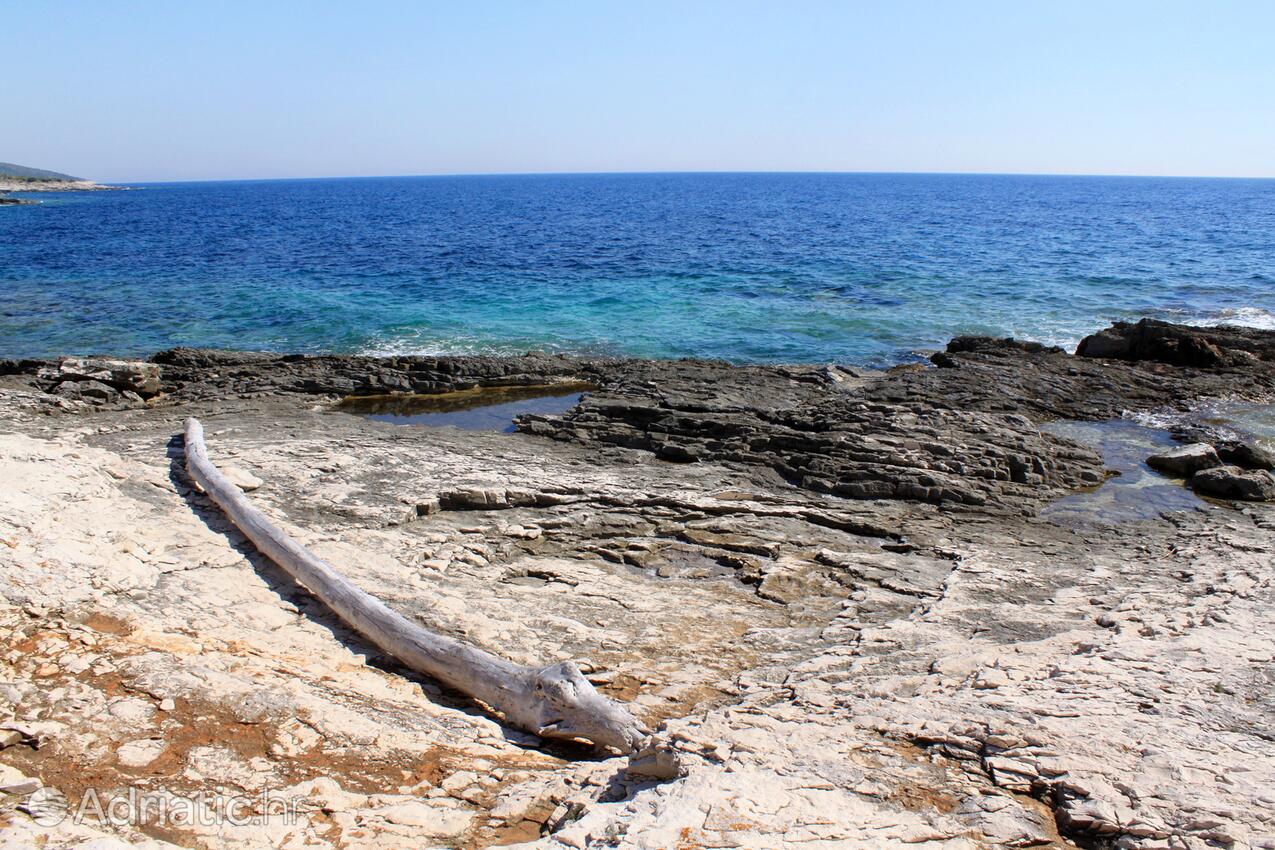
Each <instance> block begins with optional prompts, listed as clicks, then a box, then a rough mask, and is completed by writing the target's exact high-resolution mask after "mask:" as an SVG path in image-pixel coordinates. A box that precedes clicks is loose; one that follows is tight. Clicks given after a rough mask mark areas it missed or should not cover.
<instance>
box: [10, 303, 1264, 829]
mask: <svg viewBox="0 0 1275 850" xmlns="http://www.w3.org/2000/svg"><path fill="white" fill-rule="evenodd" d="M1136 328H1138V326H1136V325H1130V326H1118V327H1117V328H1115V329H1113V330H1111V331H1109V332H1107V336H1108V337H1110V339H1107V340H1105V341H1104V343H1103V345H1106V346H1107V347H1106V348H1102V347H1101V346H1098V347H1095V346H1094V345H1090V346H1087V352H1086V353H1087V354H1093V353H1095V352H1097V351H1100V350H1101V351H1105V352H1107V353H1108V354H1112V352H1114V353H1115V354H1118V355H1119V357H1121V358H1126V359H1095V358H1092V357H1085V358H1076V357H1071V356H1069V355H1067V354H1065V353H1063V352H1060V351H1057V350H1051V349H1046V348H1043V347H1041V346H1032V345H1028V344H1023V343H1016V342H1007V341H1003V340H1001V341H997V340H979V339H972V340H971V339H967V340H956V341H954V342H953V344H952V345H951V346H950V347H949V350H948V351H947V352H944V353H942V354H941V355H939V356H936V358H935V359H936V361H937V365H938V368H925V369H912V370H898V371H894V372H892V373H889V374H883V375H877V374H864V373H860V372H857V371H855V370H853V369H849V368H841V367H835V366H819V367H813V366H801V367H747V368H734V367H730V366H728V365H726V364H720V363H702V362H691V361H685V362H675V363H667V362H644V361H602V360H592V361H582V360H572V359H569V358H558V357H546V356H542V355H532V356H528V357H525V358H513V359H497V358H475V359H465V358H393V359H386V360H373V359H369V358H292V357H279V356H276V355H252V354H232V353H225V352H199V351H176V352H166V353H164V354H162V355H158V356H157V357H156V358H155V362H154V363H153V364H151V365H153V366H155V367H157V368H158V373H159V374H158V380H159V390H158V392H157V393H156V394H154V395H152V396H150V397H149V399H142V400H133V399H128V398H125V397H124V396H123V392H124V390H121V389H118V388H116V391H117V392H119V393H120V398H108V399H97V398H95V397H92V396H88V397H81V398H73V397H70V396H69V395H68V394H67V393H65V392H59V391H58V388H59V387H60V386H62V385H63V384H66V383H67V382H75V383H82V382H87V381H101V377H102V376H101V375H100V374H99V375H98V377H94V376H93V375H92V374H90V373H89V371H88V370H87V369H86V368H81V367H78V366H74V365H72V366H69V367H68V366H67V364H66V363H65V362H61V363H44V362H41V363H35V362H28V363H21V364H14V363H10V364H8V365H7V366H5V367H4V368H0V373H4V375H3V377H0V481H2V482H3V487H0V577H2V579H3V585H2V587H3V592H2V595H3V599H2V601H0V641H2V642H3V646H4V651H3V652H2V653H0V715H3V716H0V746H2V747H3V749H0V843H4V844H5V845H6V846H26V845H30V846H41V847H54V848H56V847H73V846H74V847H82V848H84V850H88V848H90V847H91V848H105V847H112V846H118V845H112V844H110V843H109V842H110V841H118V842H127V843H128V844H132V845H135V846H145V847H154V848H158V847H167V846H172V845H176V846H185V847H213V848H257V847H261V846H263V845H268V846H284V847H344V848H359V847H367V848H382V847H405V848H407V847H411V848H419V847H426V846H461V847H483V846H491V845H494V844H511V843H518V842H531V843H534V844H536V846H540V847H545V848H549V847H603V846H605V847H649V848H667V847H681V848H692V847H727V846H741V847H787V846H809V847H861V848H880V847H893V846H899V847H901V846H916V845H920V846H928V847H943V848H990V847H1025V846H1053V847H1068V846H1082V847H1122V848H1123V847H1129V848H1145V850H1152V848H1204V847H1231V848H1258V847H1262V848H1275V796H1272V794H1273V792H1272V790H1271V789H1275V741H1273V740H1272V737H1271V735H1270V730H1271V729H1272V728H1275V701H1272V698H1271V694H1272V693H1275V690H1273V689H1272V685H1273V684H1275V679H1273V678H1272V677H1273V675H1275V674H1273V672H1272V671H1275V633H1273V632H1272V631H1271V630H1270V629H1269V627H1268V624H1269V622H1270V620H1271V615H1272V612H1273V611H1275V570H1273V568H1272V561H1273V560H1275V558H1273V554H1275V507H1272V506H1271V505H1266V504H1259V503H1254V504H1246V505H1239V504H1237V503H1228V504H1215V505H1213V506H1212V507H1209V508H1208V509H1207V510H1206V509H1201V510H1197V511H1191V512H1179V513H1174V514H1169V515H1166V516H1164V517H1161V518H1158V519H1153V520H1147V521H1141V522H1136V523H1127V524H1126V525H1125V526H1123V527H1119V526H1112V525H1109V524H1102V523H1095V524H1093V525H1092V526H1089V525H1084V524H1079V525H1078V524H1070V525H1066V526H1063V525H1058V524H1055V523H1051V522H1047V521H1044V520H1041V519H1040V518H1039V517H1038V516H1037V512H1038V510H1039V509H1040V508H1041V507H1042V506H1043V505H1045V504H1047V503H1048V501H1049V500H1051V499H1053V498H1056V497H1057V496H1059V495H1061V494H1063V493H1067V492H1071V491H1074V490H1075V488H1078V487H1081V488H1083V487H1092V486H1094V485H1097V484H1098V483H1100V482H1101V481H1102V480H1103V479H1104V470H1103V465H1102V462H1101V459H1100V458H1099V457H1098V456H1097V455H1096V454H1095V453H1094V452H1093V450H1091V449H1089V448H1087V447H1085V446H1082V445H1080V444H1078V443H1075V442H1073V441H1070V440H1067V439H1063V438H1060V437H1055V436H1051V435H1049V434H1046V433H1042V432H1041V431H1040V429H1039V427H1038V426H1039V424H1040V423H1041V422H1043V421H1045V420H1047V419H1049V418H1052V417H1054V416H1060V415H1065V416H1069V417H1075V418H1103V417H1107V416H1110V415H1112V413H1113V411H1114V412H1116V413H1118V412H1120V411H1121V410H1137V409H1151V408H1156V407H1159V406H1160V405H1162V404H1165V403H1166V402H1167V403H1169V404H1176V405H1187V404H1190V403H1191V402H1192V401H1193V400H1198V399H1200V398H1203V397H1209V396H1222V395H1226V394H1227V393H1228V392H1230V393H1231V395H1232V396H1238V397H1242V398H1246V399H1250V400H1257V401H1262V400H1267V401H1269V400H1270V398H1269V391H1270V389H1271V388H1272V387H1275V377H1273V376H1272V363H1271V361H1270V359H1269V358H1267V357H1265V355H1264V354H1263V352H1267V351H1269V350H1271V348H1270V346H1271V341H1270V335H1266V336H1262V335H1260V334H1249V333H1247V332H1235V333H1238V335H1239V337H1240V338H1242V340H1243V345H1239V344H1236V345H1231V344H1230V343H1229V342H1228V340H1230V339H1231V336H1230V335H1231V334H1232V332H1231V331H1226V330H1215V329H1208V330H1205V331H1180V330H1179V331H1174V332H1173V333H1172V334H1168V332H1167V331H1166V332H1164V333H1165V334H1167V335H1168V336H1169V337H1172V338H1173V339H1178V340H1182V339H1187V338H1193V339H1196V340H1197V342H1192V343H1183V342H1181V341H1179V342H1178V343H1176V344H1175V345H1176V347H1175V348H1174V351H1175V352H1179V353H1180V352H1184V351H1188V350H1189V351H1196V350H1197V349H1198V350H1205V351H1207V350H1209V348H1208V347H1209V346H1211V347H1212V348H1215V349H1217V351H1218V352H1219V354H1220V355H1221V359H1220V360H1217V361H1216V362H1213V363H1212V365H1209V366H1207V367H1202V366H1199V365H1189V366H1181V365H1176V364H1177V363H1178V362H1180V361H1182V360H1183V359H1184V357H1185V355H1181V356H1179V354H1174V355H1173V356H1170V355H1169V354H1165V349H1164V348H1163V346H1160V347H1156V346H1150V347H1148V346H1147V345H1146V344H1144V343H1138V344H1136V345H1135V344H1133V343H1130V344H1129V345H1128V346H1125V347H1124V348H1120V347H1119V345H1118V344H1117V343H1118V342H1119V340H1121V339H1125V338H1126V336H1130V335H1135V336H1136V335H1137V334H1143V333H1149V332H1146V331H1138V330H1136ZM1137 338H1138V339H1141V338H1142V337H1140V336H1139V337H1137ZM1113 340H1114V341H1113ZM1140 346H1141V347H1140ZM1237 351H1238V352H1241V353H1236V352H1237ZM1148 352H1149V353H1150V354H1152V355H1154V356H1153V357H1147V358H1145V359H1138V358H1140V357H1143V355H1144V354H1148ZM1192 357H1193V358H1194V355H1192ZM1128 358H1132V359H1128ZM1175 358H1176V359H1175ZM1190 362H1191V363H1192V364H1196V363H1197V362H1198V358H1195V359H1191V361H1190ZM112 368H113V369H116V370H117V371H119V369H120V368H123V367H112ZM77 370H78V371H77ZM112 374H115V373H112ZM127 374H130V373H129V371H128V369H126V368H125V369H124V370H123V371H119V375H127ZM133 374H137V375H141V376H149V375H153V372H152V370H150V369H148V368H142V367H141V366H139V367H136V370H135V372H133ZM54 375H56V376H63V375H66V376H67V377H59V378H58V380H54V379H53V376H54ZM107 377H111V375H107ZM114 380H116V381H117V382H118V381H121V380H124V379H123V378H122V377H119V376H116V377H115V378H114ZM101 382H102V383H103V384H104V385H106V386H112V387H113V388H115V387H114V385H112V384H107V383H106V382H105V381H101ZM557 382H563V383H565V382H576V383H579V382H584V383H588V384H590V385H592V386H595V387H597V389H596V390H594V391H592V392H590V393H589V394H588V395H587V396H586V398H585V400H584V401H583V403H582V404H580V405H579V406H578V407H577V408H575V409H574V410H572V411H571V412H569V413H568V414H566V415H564V416H562V417H556V418H555V417H526V418H524V419H523V420H521V421H520V423H519V427H520V433H516V434H509V435H506V434H499V433H494V432H461V431H456V430H454V429H429V428H410V427H398V426H394V425H389V424H383V423H376V422H370V421H367V420H365V419H362V418H359V417H356V416H352V415H349V414H344V413H340V412H335V408H334V402H335V401H336V400H337V398H338V397H339V396H340V395H344V394H347V393H362V394H372V393H376V392H385V391H389V390H395V389H399V390H409V389H410V390H412V391H416V392H422V391H428V392H441V391H455V390H463V391H469V392H475V391H476V390H475V388H481V387H482V386H507V385H531V384H544V383H557ZM1228 387H1233V388H1234V389H1233V391H1229V390H1228V389H1227V388H1228ZM129 392H136V394H137V395H138V396H139V398H140V397H141V395H142V393H141V392H139V391H137V390H136V389H134V390H129ZM1263 393H1266V395H1263ZM187 415H197V416H199V417H200V418H201V420H202V421H203V422H204V424H205V427H206V431H207V439H208V447H209V451H210V454H211V455H212V457H213V459H214V461H216V462H217V463H218V464H220V465H221V466H223V468H233V469H234V470H235V473H234V474H235V475H236V476H237V480H239V481H241V482H243V483H244V484H246V485H248V486H250V487H252V488H253V489H252V492H251V498H252V499H253V500H254V502H255V503H256V504H258V505H259V506H260V507H261V508H262V509H263V510H264V511H265V512H266V513H267V514H268V515H269V516H270V517H271V518H272V519H273V520H274V521H276V522H277V523H278V524H280V525H281V526H283V527H284V528H285V529H287V530H288V531H289V532H290V533H292V534H294V536H296V537H297V538H298V539H299V540H300V541H302V542H303V543H304V544H305V545H307V546H309V547H311V548H312V549H313V550H314V551H315V552H317V553H318V554H319V555H320V556H322V557H324V558H325V559H327V560H328V561H329V562H330V563H332V564H334V565H336V566H337V567H338V568H339V569H341V570H342V571H343V572H344V573H345V574H346V575H348V576H349V577H350V578H351V579H353V580H354V581H355V582H356V583H358V584H359V585H360V586H362V587H363V588H365V589H366V590H368V591H370V592H372V593H373V594H375V595H377V596H378V597H380V598H381V599H383V600H384V601H386V602H387V603H388V604H390V605H392V606H394V607H395V608H396V609H398V610H400V611H402V612H403V613H405V614H407V615H408V616H413V617H416V618H418V619H419V620H420V621H421V622H422V623H423V624H426V625H428V626H429V627H430V628H432V629H435V630H439V631H443V632H446V633H448V634H451V635H454V636H456V637H461V638H464V639H466V640H469V641H471V642H473V643H476V644H478V645H480V646H482V647H484V648H486V649H489V650H492V651H495V652H499V653H501V654H503V655H506V656H507V657H509V658H511V659H513V660H515V661H519V662H526V663H531V662H538V663H548V662H550V661H553V660H555V659H566V658H571V659H575V660H576V661H577V662H578V663H580V665H581V667H582V669H584V670H585V671H586V674H587V675H588V676H589V678H590V679H591V680H593V681H594V682H595V684H597V685H598V686H599V688H600V689H602V690H603V691H604V692H606V693H608V694H609V695H611V696H613V697H616V698H620V699H624V700H628V701H630V702H631V703H632V704H633V707H634V709H635V712H636V713H637V714H638V715H639V716H640V717H641V719H643V720H644V721H645V722H647V723H648V724H650V725H652V726H654V727H659V728H660V730H661V731H660V737H661V741H662V742H663V745H664V746H665V747H666V749H667V751H668V752H675V753H676V754H677V757H678V758H677V761H678V764H679V766H680V768H681V772H683V773H684V775H682V776H676V778H672V779H668V780H664V781H657V780H652V779H651V778H650V777H649V776H648V775H640V774H639V772H638V771H637V770H635V771H634V772H633V773H631V774H630V773H628V772H626V767H627V761H626V760H625V759H621V758H601V757H598V756H595V755H593V754H591V753H589V752H588V751H587V750H584V749H581V748H574V747H571V746H564V745H547V744H545V743H544V742H540V741H537V740H535V739H532V738H530V737H529V736H526V735H525V734H522V733H519V732H517V731H515V730H512V729H510V728H508V727H505V726H503V725H502V724H501V723H500V722H499V718H496V717H493V716H491V715H490V714H489V713H487V712H486V711H484V709H483V707H482V706H478V705H474V704H473V703H471V702H468V701H466V700H465V699H463V698H462V697H460V696H459V695H456V694H452V693H447V692H443V691H441V690H440V689H439V688H437V687H436V686H435V685H434V683H432V682H430V681H428V680H425V679H422V678H419V677H415V676H413V675H411V674H409V673H407V672H406V671H404V670H403V669H402V668H400V667H398V666H397V665H396V664H395V663H394V662H393V660H392V659H388V658H384V657H382V656H380V655H379V654H378V653H377V652H376V651H375V650H374V649H373V648H372V647H369V646H368V645H366V644H365V643H364V642H363V641H361V640H360V639H359V638H358V637H357V636H356V635H353V634H351V633H350V632H349V631H348V630H347V629H346V628H345V627H344V626H343V625H341V624H340V623H339V622H337V621H336V620H335V619H333V618H332V617H331V615H330V614H329V613H328V612H327V611H326V610H325V609H323V607H322V606H321V605H319V604H318V603H317V602H316V601H315V600H313V599H312V598H311V597H309V595H308V594H307V593H305V591H304V590H302V589H301V588H299V587H298V586H297V585H296V584H295V583H293V582H292V581H291V580H290V579H289V578H288V577H287V576H285V575H284V574H282V573H281V572H280V571H279V570H277V569H276V568H275V567H273V566H272V565H271V564H270V563H269V562H267V561H265V560H263V559H262V558H261V557H260V556H258V555H257V554H256V553H255V552H254V551H253V550H252V548H251V547H250V546H248V545H247V544H246V542H245V541H244V540H243V538H242V536H241V535H239V534H238V532H237V531H235V530H234V529H233V528H232V527H230V526H229V525H228V524H227V523H226V521H225V520H224V518H223V517H222V516H221V515H220V513H219V512H218V511H217V510H216V508H215V507H214V506H212V505H211V504H210V503H209V502H208V501H207V500H206V499H205V498H204V497H203V496H202V494H201V493H199V492H198V490H197V489H195V488H193V487H192V486H191V485H190V483H189V482H188V481H187V480H186V477H185V474H184V472H183V469H182V447H181V443H180V439H175V435H179V434H180V432H181V421H182V419H183V417H185V416H187ZM653 758H654V757H653ZM671 773H672V774H674V775H675V774H676V773H677V771H671ZM129 789H135V793H143V794H148V795H151V797H150V798H151V799H158V798H164V799H168V800H180V799H186V798H190V797H193V796H194V795H197V794H199V793H200V792H201V791H210V792H211V794H212V796H213V798H214V799H217V800H223V801H224V800H229V799H236V798H239V797H242V798H244V799H245V800H249V801H250V802H248V803H245V808H244V809H243V810H242V811H241V812H240V814H247V815H248V816H249V817H248V818H247V822H246V823H243V824H238V825H237V824H235V823H230V822H228V821H227V820H226V819H224V818H223V819H222V820H221V822H219V823H216V824H211V825H209V824H200V823H194V824H176V825H175V824H173V823H171V822H158V821H157V820H156V819H155V818H154V817H152V818H150V819H149V820H148V819H146V818H145V817H141V818H133V819H124V820H123V821H122V822H119V823H115V824H112V823H109V822H102V821H100V820H95V819H94V818H92V817H90V818H88V819H87V820H83V821H81V822H77V821H76V820H75V819H73V818H64V819H60V821H59V818H58V816H57V813H58V812H59V811H65V810H66V807H67V806H69V807H70V810H71V811H72V812H74V811H76V810H77V808H79V807H81V806H83V801H84V800H85V799H86V798H91V797H93V796H94V795H98V796H99V797H100V799H101V801H102V804H103V805H105V804H106V802H107V801H109V800H110V799H120V798H126V796H127V794H128V791H129ZM263 789H264V790H265V791H267V792H268V796H267V797H265V798H263V797H262V796H261V794H262V792H263ZM63 798H65V803H63V802H61V800H62V799H63ZM275 798H278V799H279V800H281V801H286V804H287V805H290V806H292V808H287V805H285V804H284V803H280V804H279V806H283V809H282V810H281V809H280V807H279V806H274V805H272V804H271V803H270V800H272V799H275ZM59 807H61V809H59ZM90 814H91V812H90ZM54 821H59V822H57V823H54ZM94 842H97V843H94ZM103 842H107V843H103Z"/></svg>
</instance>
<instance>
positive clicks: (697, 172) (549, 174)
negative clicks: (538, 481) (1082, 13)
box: [93, 169, 1275, 185]
mask: <svg viewBox="0 0 1275 850" xmlns="http://www.w3.org/2000/svg"><path fill="white" fill-rule="evenodd" d="M785 174H790V175H828V176H835V175H844V176H852V175H858V176H899V177H906V176H914V177H1107V178H1123V179H1133V180H1275V175H1266V176H1258V175H1234V174H1233V175H1216V174H1123V173H1095V172H1081V171H1074V172H1071V171H1058V172H1046V171H832V170H824V171H820V170H801V169H790V170H785V169H756V170H725V169H722V170H712V169H684V170H651V171H455V172H432V173H421V174H329V175H312V176H304V177H204V178H194V179H183V178H169V179H161V180H119V179H115V180H103V181H101V182H102V183H103V185H109V184H125V185H139V184H167V183H266V182H273V181H285V180H298V181H303V180H401V179H430V178H448V177H625V176H631V177H640V176H661V175H669V176H672V175H724V176H725V175H785ZM93 182H98V181H96V180H94V181H93Z"/></svg>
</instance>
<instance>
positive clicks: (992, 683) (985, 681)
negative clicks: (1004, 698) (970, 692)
mask: <svg viewBox="0 0 1275 850" xmlns="http://www.w3.org/2000/svg"><path fill="white" fill-rule="evenodd" d="M1008 684H1009V676H1008V675H1007V674H1006V673H1005V671H1004V670H1001V669H998V668H996V667H988V668H987V669H985V670H983V671H981V672H980V673H979V674H978V677H977V678H976V679H975V680H974V688H975V689H976V690H980V691H986V690H991V689H993V688H999V687H1001V686H1003V685H1008Z"/></svg>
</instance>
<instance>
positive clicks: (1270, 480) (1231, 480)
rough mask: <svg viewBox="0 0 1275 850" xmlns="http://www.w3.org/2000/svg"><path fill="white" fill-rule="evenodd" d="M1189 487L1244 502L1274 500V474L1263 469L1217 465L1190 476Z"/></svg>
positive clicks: (1222, 497) (1218, 496)
mask: <svg viewBox="0 0 1275 850" xmlns="http://www.w3.org/2000/svg"><path fill="white" fill-rule="evenodd" d="M1191 487H1193V488H1194V489H1195V490H1196V491H1197V492H1200V493H1203V494H1205V495H1207V496H1216V497H1217V498H1219V499H1241V500H1243V501H1246V502H1269V501H1272V500H1275V475H1272V474H1271V473H1269V472H1267V471H1266V470H1264V469H1242V468H1240V467H1238V466H1219V467H1216V468H1213V469H1206V470H1203V471H1201V472H1197V473H1195V474H1194V475H1192V476H1191Z"/></svg>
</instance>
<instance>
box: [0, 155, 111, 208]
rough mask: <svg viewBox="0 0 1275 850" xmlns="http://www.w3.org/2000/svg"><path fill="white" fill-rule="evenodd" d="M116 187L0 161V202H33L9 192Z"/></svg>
mask: <svg viewBox="0 0 1275 850" xmlns="http://www.w3.org/2000/svg"><path fill="white" fill-rule="evenodd" d="M117 188H119V187H118V186H104V185H102V184H101V183H95V182H93V181H92V180H85V179H84V178H83V177H73V176H72V175H70V174H62V173H60V172H57V171H46V170H44V169H42V168H29V167H27V166H25V165H15V164H14V163H12V162H0V204H26V203H35V202H34V201H29V200H25V199H23V198H11V197H9V196H8V193H9V192H84V191H97V190H100V189H117Z"/></svg>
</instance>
